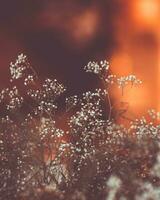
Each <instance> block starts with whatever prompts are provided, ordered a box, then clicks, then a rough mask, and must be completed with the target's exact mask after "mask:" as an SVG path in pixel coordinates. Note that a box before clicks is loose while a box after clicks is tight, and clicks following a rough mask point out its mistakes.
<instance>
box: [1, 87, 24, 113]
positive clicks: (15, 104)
mask: <svg viewBox="0 0 160 200" xmlns="http://www.w3.org/2000/svg"><path fill="white" fill-rule="evenodd" d="M4 101H5V103H6V108H7V110H10V111H13V110H16V109H18V108H20V107H21V106H22V104H23V97H22V96H21V95H20V94H19V92H18V89H17V87H16V86H14V87H13V88H12V89H11V90H10V89H9V88H6V89H3V90H2V91H1V93H0V102H1V103H2V102H4Z"/></svg>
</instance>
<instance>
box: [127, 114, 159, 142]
mask: <svg viewBox="0 0 160 200" xmlns="http://www.w3.org/2000/svg"><path fill="white" fill-rule="evenodd" d="M129 131H130V132H131V133H132V134H134V135H136V137H137V138H139V139H140V138H143V137H147V138H149V137H151V138H154V137H157V136H158V134H159V133H160V125H154V124H153V122H147V120H146V119H145V118H144V117H142V118H141V119H136V120H135V121H133V122H131V126H130V129H129Z"/></svg>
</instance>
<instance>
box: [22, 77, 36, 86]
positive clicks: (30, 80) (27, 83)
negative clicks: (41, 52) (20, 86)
mask: <svg viewBox="0 0 160 200" xmlns="http://www.w3.org/2000/svg"><path fill="white" fill-rule="evenodd" d="M32 83H34V76H33V75H32V74H29V75H28V76H27V77H26V78H25V79H24V85H26V86H27V85H30V84H32Z"/></svg>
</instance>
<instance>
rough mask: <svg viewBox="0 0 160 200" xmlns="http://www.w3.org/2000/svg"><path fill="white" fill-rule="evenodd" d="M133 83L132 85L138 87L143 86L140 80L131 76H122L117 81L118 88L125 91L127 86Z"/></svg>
mask: <svg viewBox="0 0 160 200" xmlns="http://www.w3.org/2000/svg"><path fill="white" fill-rule="evenodd" d="M129 83H131V85H132V86H133V85H138V84H141V83H142V81H141V80H139V79H138V78H137V77H136V76H135V75H129V76H122V77H120V78H118V79H117V84H118V87H119V88H121V89H123V88H124V87H125V86H126V85H128V84H129Z"/></svg>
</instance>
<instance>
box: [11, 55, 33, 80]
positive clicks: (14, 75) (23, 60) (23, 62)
mask: <svg viewBox="0 0 160 200" xmlns="http://www.w3.org/2000/svg"><path fill="white" fill-rule="evenodd" d="M28 67H29V63H28V60H27V56H26V55H24V54H20V55H18V58H17V60H16V62H15V63H12V62H11V63H10V73H11V80H14V79H19V78H21V77H22V76H23V75H24V71H25V70H26V69H27V68H28Z"/></svg>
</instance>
